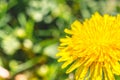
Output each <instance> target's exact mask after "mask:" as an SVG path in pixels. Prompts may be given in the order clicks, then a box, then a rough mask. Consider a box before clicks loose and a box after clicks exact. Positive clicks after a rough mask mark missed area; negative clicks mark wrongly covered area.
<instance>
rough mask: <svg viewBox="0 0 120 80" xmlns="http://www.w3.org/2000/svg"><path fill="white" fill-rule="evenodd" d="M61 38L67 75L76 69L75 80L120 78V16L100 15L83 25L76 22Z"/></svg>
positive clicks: (93, 16) (62, 57) (87, 20)
mask: <svg viewBox="0 0 120 80" xmlns="http://www.w3.org/2000/svg"><path fill="white" fill-rule="evenodd" d="M65 32H66V33H67V34H68V35H67V36H66V37H65V38H62V39H60V42H61V44H60V46H59V50H60V51H59V53H58V54H57V56H61V57H60V59H58V62H62V61H64V64H63V65H62V68H65V67H67V66H68V65H70V64H71V65H70V68H69V69H68V70H67V71H66V73H70V72H72V71H73V70H75V69H76V72H75V80H115V78H114V74H115V75H120V63H119V61H120V15H119V14H118V15H117V16H110V15H107V14H105V15H104V16H101V15H100V14H99V13H97V12H96V13H95V14H94V15H92V18H90V19H86V20H85V21H84V22H83V23H80V22H79V21H75V22H74V23H73V24H72V25H71V29H70V30H69V29H65Z"/></svg>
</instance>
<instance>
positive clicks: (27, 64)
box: [0, 0, 120, 80]
mask: <svg viewBox="0 0 120 80" xmlns="http://www.w3.org/2000/svg"><path fill="white" fill-rule="evenodd" d="M119 4H120V1H119V0H0V66H2V67H4V68H6V69H7V70H8V72H9V73H10V77H9V79H10V80H19V79H18V78H27V80H74V79H73V78H74V75H73V73H71V74H68V75H66V74H65V70H62V69H61V68H60V66H61V64H60V63H57V58H56V56H55V54H56V53H57V52H58V50H57V46H58V44H59V38H60V37H63V36H64V33H63V31H64V29H65V28H67V27H70V24H71V23H72V22H73V21H74V20H76V19H79V20H80V21H82V20H84V19H85V18H89V17H90V16H91V14H93V13H94V12H96V11H97V12H100V13H101V14H105V13H108V14H111V15H116V14H118V13H119V12H120V5H119ZM19 76H20V77H19ZM21 76H22V77H21ZM116 79H117V80H119V79H120V78H119V77H118V76H116ZM0 80H6V78H2V77H1V78H0Z"/></svg>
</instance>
